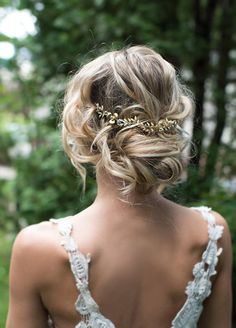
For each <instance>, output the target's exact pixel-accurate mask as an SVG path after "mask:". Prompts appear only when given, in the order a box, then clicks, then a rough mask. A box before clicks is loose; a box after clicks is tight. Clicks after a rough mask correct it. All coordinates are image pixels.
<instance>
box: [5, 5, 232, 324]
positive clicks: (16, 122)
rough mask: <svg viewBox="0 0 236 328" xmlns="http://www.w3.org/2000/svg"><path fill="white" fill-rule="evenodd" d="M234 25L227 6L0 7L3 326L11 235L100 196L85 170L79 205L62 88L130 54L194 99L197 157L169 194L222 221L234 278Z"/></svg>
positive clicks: (81, 206) (193, 131)
mask: <svg viewBox="0 0 236 328" xmlns="http://www.w3.org/2000/svg"><path fill="white" fill-rule="evenodd" d="M235 17H236V1H233V0H172V1H171V0H169V1H166V0H145V1H138V0H109V1H108V0H67V1H61V0H47V1H46V0H42V1H37V0H18V1H17V0H15V1H7V0H1V1H0V295H1V300H0V326H1V327H4V325H5V318H6V313H7V303H8V270H9V260H10V251H11V245H12V242H13V239H14V237H15V235H16V233H17V232H18V231H19V230H20V229H21V228H22V227H24V226H25V225H28V224H33V223H37V222H40V221H43V220H47V219H49V218H50V217H60V216H64V215H67V214H73V213H76V212H78V211H80V210H82V209H83V208H84V207H87V206H88V205H89V204H90V203H91V202H92V201H93V199H94V196H95V194H96V187H95V184H94V179H93V174H92V170H91V169H90V170H89V176H88V179H87V190H86V193H85V196H83V197H82V196H81V184H80V178H79V176H78V174H77V173H76V172H75V170H74V169H73V168H72V166H71V165H70V163H69V160H68V159H67V158H66V156H65V155H64V153H63V151H62V147H61V140H60V132H59V128H58V125H59V121H60V113H61V109H62V105H63V93H64V88H65V85H66V83H67V81H68V79H69V77H70V76H71V75H72V74H73V73H74V72H75V71H76V70H77V69H78V68H79V67H80V65H81V64H83V63H85V62H87V61H88V60H90V59H91V58H94V57H96V56H97V55H99V54H100V53H103V52H104V51H107V50H111V49H117V48H121V47H123V46H127V45H134V44H146V45H148V46H151V47H153V48H154V49H155V50H156V51H158V52H160V53H161V54H162V55H163V56H164V57H165V58H166V59H167V60H169V61H170V62H171V63H172V64H173V65H174V66H175V67H176V69H177V71H178V74H179V76H180V77H181V79H182V81H184V82H185V83H186V84H187V86H188V87H189V88H190V89H191V90H192V92H193V94H194V95H195V101H196V110H195V116H194V119H193V122H192V123H193V124H192V135H193V141H194V142H195V144H196V145H197V154H196V156H195V157H194V158H192V159H191V160H190V165H189V168H188V170H187V172H186V174H185V177H184V179H183V181H182V183H180V184H178V185H176V186H173V187H171V188H168V189H167V190H166V191H165V195H166V197H169V198H171V199H173V200H174V201H177V202H180V203H182V204H186V205H188V206H191V205H200V204H204V205H208V206H210V207H212V208H213V209H214V210H216V211H219V212H220V213H221V214H222V215H223V216H224V217H225V218H226V219H227V221H228V224H229V226H230V229H231V233H232V240H233V252H234V253H233V258H234V270H235V269H236V19H235ZM190 152H192V150H190ZM233 291H234V295H235V296H236V275H234V277H233ZM235 317H236V310H235V308H234V321H235V320H236V319H235Z"/></svg>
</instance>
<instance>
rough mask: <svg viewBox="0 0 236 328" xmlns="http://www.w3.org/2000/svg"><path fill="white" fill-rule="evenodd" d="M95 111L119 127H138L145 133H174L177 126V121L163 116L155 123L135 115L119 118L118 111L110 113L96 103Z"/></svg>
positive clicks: (100, 117) (99, 116)
mask: <svg viewBox="0 0 236 328" xmlns="http://www.w3.org/2000/svg"><path fill="white" fill-rule="evenodd" d="M96 113H97V115H98V118H99V119H104V120H105V121H106V122H107V123H108V124H111V125H116V126H118V127H120V128H123V127H130V128H135V127H137V128H139V129H140V130H141V131H142V132H144V133H145V134H148V135H151V134H158V133H169V134H174V133H175V132H176V130H177V128H178V121H177V120H174V119H168V118H164V119H161V120H159V121H158V122H157V123H156V122H153V121H151V120H147V121H140V120H139V119H138V118H137V116H134V117H127V118H120V117H119V114H118V113H116V112H115V113H111V112H108V111H106V110H104V108H103V106H100V105H99V104H96Z"/></svg>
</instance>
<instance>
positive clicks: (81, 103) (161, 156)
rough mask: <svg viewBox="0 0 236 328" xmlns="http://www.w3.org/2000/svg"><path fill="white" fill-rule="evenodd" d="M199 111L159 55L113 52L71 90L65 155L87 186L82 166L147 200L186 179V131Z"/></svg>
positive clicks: (85, 70) (89, 67)
mask: <svg viewBox="0 0 236 328" xmlns="http://www.w3.org/2000/svg"><path fill="white" fill-rule="evenodd" d="M191 109H192V102H191V99H190V98H189V97H188V96H187V94H186V91H185V89H184V88H183V87H182V86H181V84H180V83H179V82H178V80H177V78H176V73H175V69H174V68H173V66H172V65H171V64H170V63H168V62H167V61H165V60H164V59H163V58H162V57H161V56H160V55H159V54H158V53H156V52H155V51H154V50H152V49H150V48H148V47H144V46H134V47H130V48H126V49H124V50H119V51H112V52H108V53H105V54H104V55H102V56H100V57H98V58H96V59H95V60H93V61H91V62H89V63H88V64H86V65H84V66H83V67H82V68H81V69H80V71H79V72H78V73H76V74H75V75H74V77H73V78H72V80H71V81H70V83H69V86H68V90H67V93H66V96H65V108H64V111H63V124H62V133H63V143H64V148H65V151H66V152H67V154H68V156H69V157H70V159H71V161H72V163H73V165H74V166H75V167H76V168H77V169H78V171H79V173H80V174H81V176H82V178H83V180H84V181H85V173H86V171H85V169H84V167H83V165H82V164H83V163H91V164H93V165H94V166H96V171H97V172H98V173H99V172H105V173H106V174H108V175H109V176H110V177H116V178H118V181H122V183H121V185H122V192H123V194H128V193H129V192H131V191H134V190H139V191H142V192H144V193H146V192H149V191H150V190H152V189H153V188H155V187H158V186H160V185H162V184H168V183H172V182H175V181H176V180H177V179H178V178H179V177H180V175H181V172H182V169H183V164H182V151H183V149H184V147H185V145H186V137H185V136H184V135H183V133H182V128H181V126H182V124H183V122H184V120H185V119H186V117H187V116H188V115H189V113H190V111H191ZM163 122H164V123H163ZM161 124H162V125H161ZM163 124H164V126H165V127H166V128H164V129H163ZM161 127H162V128H161ZM116 180H117V179H116Z"/></svg>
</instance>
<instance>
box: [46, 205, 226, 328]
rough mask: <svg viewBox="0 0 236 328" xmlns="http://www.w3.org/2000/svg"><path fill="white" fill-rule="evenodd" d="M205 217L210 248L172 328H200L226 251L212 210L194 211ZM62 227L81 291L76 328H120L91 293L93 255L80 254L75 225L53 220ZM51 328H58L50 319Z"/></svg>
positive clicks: (202, 260)
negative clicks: (218, 267) (219, 243)
mask: <svg viewBox="0 0 236 328" xmlns="http://www.w3.org/2000/svg"><path fill="white" fill-rule="evenodd" d="M192 209H194V210H198V211H200V212H201V213H202V218H203V219H204V220H206V221H207V222H208V238H209V240H208V244H207V247H206V249H205V250H204V252H203V254H202V256H201V260H200V261H199V262H197V263H196V264H195V265H194V267H193V279H192V280H191V281H189V282H188V284H187V286H186V290H185V294H186V295H187V298H186V301H185V303H184V305H183V306H182V308H181V309H180V310H179V312H178V313H177V314H176V316H175V317H174V318H173V320H172V323H171V327H170V328H196V327H197V323H198V320H199V318H200V315H201V313H202V311H203V301H204V300H205V299H206V298H207V297H209V295H210V294H211V289H212V282H211V276H213V275H215V274H216V273H217V272H216V265H217V262H218V256H219V255H220V254H221V252H222V248H218V246H217V240H218V239H219V238H220V237H221V236H222V234H223V226H221V225H217V224H216V221H215V217H214V215H213V214H212V213H211V209H210V208H208V207H205V206H201V207H192ZM51 221H52V222H53V223H56V224H57V225H58V229H59V233H60V235H61V236H62V242H61V245H62V246H63V247H64V249H65V251H66V252H67V253H68V257H69V261H70V266H71V270H72V272H73V275H74V277H75V284H76V287H77V289H78V290H79V296H78V298H77V300H76V302H75V309H76V311H78V313H79V314H80V316H81V321H80V322H79V323H78V324H77V325H76V326H75V328H119V327H115V325H114V324H113V323H112V321H111V320H109V318H105V317H104V316H103V314H102V313H101V312H100V310H99V305H98V304H97V303H96V301H95V300H94V299H93V296H92V295H91V292H90V290H89V263H90V260H91V259H90V255H89V254H88V255H84V254H83V253H81V251H80V250H79V248H78V246H77V244H76V242H75V240H74V239H73V238H72V237H71V232H72V229H73V225H72V223H71V222H63V221H62V220H60V219H58V220H55V219H51ZM48 326H49V327H54V328H56V327H55V326H54V324H53V321H52V320H51V319H49V323H48ZM127 328H129V327H127Z"/></svg>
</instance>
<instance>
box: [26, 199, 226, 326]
mask: <svg viewBox="0 0 236 328" xmlns="http://www.w3.org/2000/svg"><path fill="white" fill-rule="evenodd" d="M62 221H65V222H68V221H69V222H71V223H72V224H73V232H72V236H73V238H74V240H76V243H77V245H78V247H79V249H80V251H81V252H82V253H83V254H87V253H90V254H91V263H90V266H89V289H90V291H91V294H92V297H93V298H94V300H95V301H96V302H97V304H99V308H100V311H101V313H102V314H103V315H104V316H105V317H107V318H109V319H110V320H111V321H112V322H113V323H114V324H115V326H116V327H118V328H123V327H124V328H125V327H129V328H133V327H135V328H138V327H150V328H152V327H155V328H156V327H159V328H170V327H171V322H172V320H173V319H174V317H175V315H176V314H177V313H178V311H179V310H180V309H181V307H182V306H183V304H184V302H185V300H186V295H185V288H186V286H187V283H188V282H189V281H191V280H192V279H193V276H192V270H193V266H194V264H196V263H197V262H198V261H200V260H201V256H202V253H203V251H204V250H205V248H206V246H207V244H208V231H207V222H205V221H204V220H203V218H202V216H201V214H200V213H198V212H197V211H194V210H192V209H188V208H185V207H182V206H179V205H176V204H174V203H172V202H169V201H167V200H165V199H164V198H160V199H159V200H158V202H156V204H152V206H141V207H140V208H139V207H132V206H130V207H129V206H128V207H127V206H124V208H122V207H120V208H117V210H116V208H115V206H114V204H111V206H109V205H108V206H106V207H105V206H104V204H103V202H97V203H94V204H93V205H92V206H91V207H89V208H87V209H86V210H85V211H83V212H81V213H79V214H77V215H75V216H71V217H67V218H65V219H63V220H62ZM32 229H35V231H34V232H33V236H35V240H34V243H37V244H38V246H37V248H38V252H39V253H40V256H38V257H37V264H36V268H35V270H36V271H37V273H36V277H35V274H34V275H33V276H34V277H35V279H36V280H37V284H38V286H39V290H40V296H41V300H42V305H43V307H44V308H45V316H46V315H47V312H48V313H49V314H50V316H51V318H52V319H53V322H54V323H55V325H56V326H57V327H59V328H71V327H74V326H75V325H76V324H77V323H78V322H79V321H80V319H81V318H80V316H79V314H78V313H77V312H76V310H75V306H74V304H75V301H76V299H77V297H78V290H77V289H76V286H75V279H74V276H73V274H72V272H71V269H70V265H69V261H68V255H67V253H66V252H65V250H64V249H63V247H61V246H60V243H61V236H60V235H59V232H58V227H57V226H56V225H53V223H51V222H44V223H42V224H39V225H36V226H34V227H31V228H29V230H31V231H28V233H31V234H32ZM37 239H38V240H37ZM33 248H34V247H33ZM35 261H36V260H35ZM34 265H35V263H34ZM218 266H219V269H220V263H219V264H218ZM203 327H204V325H203Z"/></svg>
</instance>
